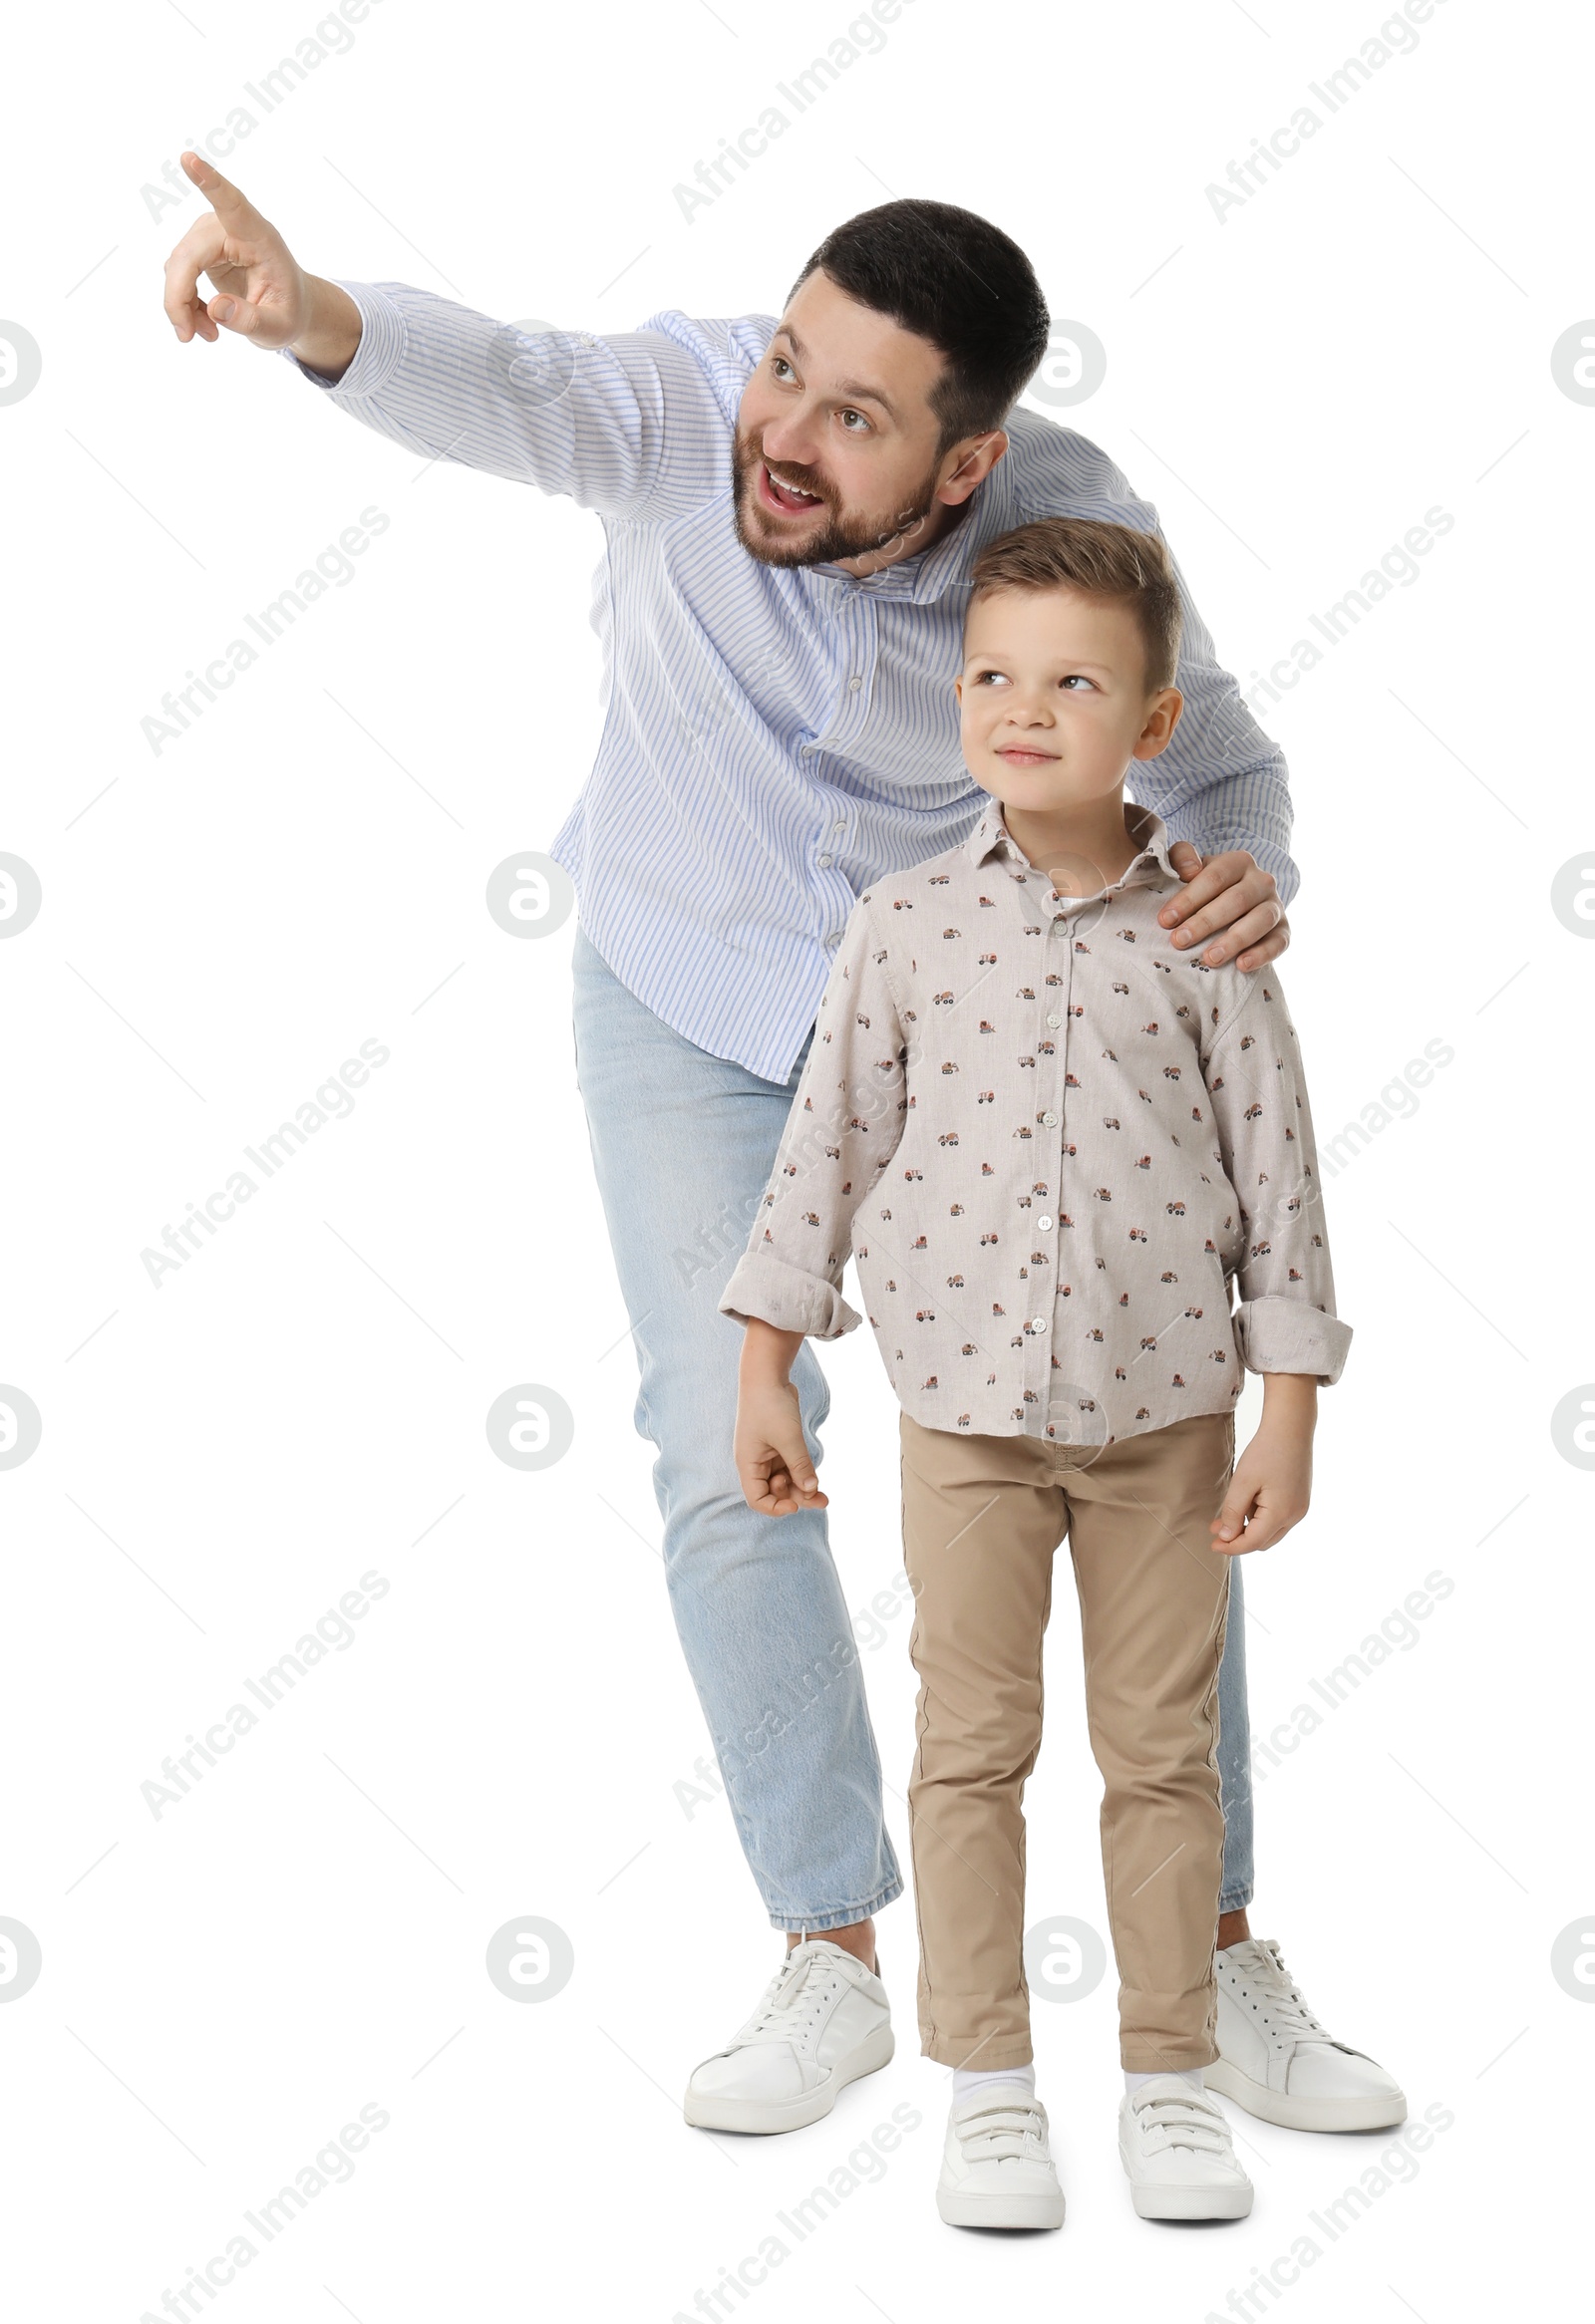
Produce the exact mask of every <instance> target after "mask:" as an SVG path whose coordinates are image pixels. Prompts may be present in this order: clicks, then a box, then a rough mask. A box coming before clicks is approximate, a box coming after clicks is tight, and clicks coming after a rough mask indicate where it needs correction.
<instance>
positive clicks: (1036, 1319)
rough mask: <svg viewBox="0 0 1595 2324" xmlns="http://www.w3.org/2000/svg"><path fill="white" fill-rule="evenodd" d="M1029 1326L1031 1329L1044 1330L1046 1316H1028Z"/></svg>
mask: <svg viewBox="0 0 1595 2324" xmlns="http://www.w3.org/2000/svg"><path fill="white" fill-rule="evenodd" d="M1030 1327H1031V1329H1032V1331H1045V1330H1046V1328H1047V1318H1046V1316H1045V1315H1032V1317H1031V1318H1030Z"/></svg>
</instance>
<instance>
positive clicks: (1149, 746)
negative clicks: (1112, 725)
mask: <svg viewBox="0 0 1595 2324" xmlns="http://www.w3.org/2000/svg"><path fill="white" fill-rule="evenodd" d="M1184 708H1185V697H1184V696H1183V695H1182V694H1181V693H1180V691H1179V688H1178V687H1177V686H1164V687H1160V688H1159V689H1158V691H1157V693H1156V694H1155V695H1154V696H1153V697H1152V701H1151V706H1150V708H1149V709H1148V711H1147V713H1146V724H1145V725H1144V726H1142V727H1141V730H1140V736H1139V739H1138V740H1137V742H1136V744H1135V747H1134V749H1133V750H1132V751H1131V753H1130V755H1131V757H1133V758H1157V757H1159V756H1160V755H1161V754H1162V752H1163V751H1165V750H1166V749H1167V748H1168V745H1169V743H1170V742H1171V741H1172V740H1173V736H1174V728H1175V727H1176V726H1178V725H1179V717H1180V713H1181V711H1183V709H1184Z"/></svg>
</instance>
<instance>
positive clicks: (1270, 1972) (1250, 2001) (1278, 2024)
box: [1204, 1936, 1407, 2131]
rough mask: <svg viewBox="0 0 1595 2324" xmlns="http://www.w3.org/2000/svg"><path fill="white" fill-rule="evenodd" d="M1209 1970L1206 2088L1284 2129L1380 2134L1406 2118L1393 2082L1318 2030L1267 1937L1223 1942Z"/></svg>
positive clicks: (1359, 2054) (1404, 2104) (1402, 2100)
mask: <svg viewBox="0 0 1595 2324" xmlns="http://www.w3.org/2000/svg"><path fill="white" fill-rule="evenodd" d="M1217 1970H1218V2060H1217V2063H1216V2064H1214V2065H1211V2066H1208V2067H1206V2068H1205V2069H1204V2071H1205V2074H1206V2077H1207V2086H1208V2088H1209V2089H1210V2090H1217V2091H1219V2092H1221V2093H1222V2095H1223V2096H1224V2097H1225V2098H1232V2099H1233V2100H1234V2101H1235V2104H1236V2105H1237V2106H1243V2107H1244V2108H1245V2109H1246V2112H1247V2113H1248V2114H1255V2115H1260V2116H1261V2117H1262V2119H1263V2121H1264V2122H1265V2123H1279V2124H1282V2125H1283V2127H1284V2128H1285V2129H1286V2130H1287V2131H1383V2130H1388V2129H1389V2128H1390V2126H1391V2125H1392V2124H1393V2123H1401V2122H1405V2121H1406V2120H1407V2101H1406V2099H1405V2098H1404V2097H1403V2095H1402V2093H1401V2090H1400V2089H1399V2088H1398V2086H1397V2083H1396V2080H1395V2077H1394V2076H1393V2075H1390V2074H1387V2073H1386V2071H1385V2069H1384V2067H1383V2066H1378V2065H1376V2064H1375V2063H1374V2060H1373V2059H1372V2058H1368V2057H1365V2056H1364V2055H1363V2053H1362V2051H1361V2050H1353V2049H1348V2047H1347V2046H1346V2044H1345V2043H1344V2042H1338V2041H1336V2040H1335V2039H1334V2038H1333V2037H1332V2036H1331V2035H1329V2034H1327V2033H1326V2032H1325V2031H1324V2028H1323V2027H1322V2026H1321V2025H1320V2024H1319V2022H1318V2020H1317V2018H1316V2017H1315V2016H1314V2015H1313V2013H1312V2011H1311V2010H1310V2009H1309V2008H1308V2006H1307V2003H1306V2001H1305V2000H1304V1999H1303V1997H1302V1992H1301V1988H1300V1986H1299V1985H1298V1984H1297V1983H1296V1980H1295V1978H1294V1977H1293V1976H1292V1975H1291V1974H1290V1972H1289V1970H1288V1969H1287V1968H1286V1966H1285V1963H1284V1960H1283V1958H1282V1956H1281V1954H1280V1949H1279V1946H1278V1945H1277V1944H1276V1943H1275V1941H1274V1939H1273V1938H1272V1937H1271V1936H1268V1937H1255V1936H1249V1937H1246V1938H1245V1939H1244V1940H1243V1941H1242V1942H1241V1943H1240V1944H1231V1945H1226V1946H1225V1947H1224V1949H1223V1951H1222V1952H1220V1953H1219V1954H1218V1956H1217Z"/></svg>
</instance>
